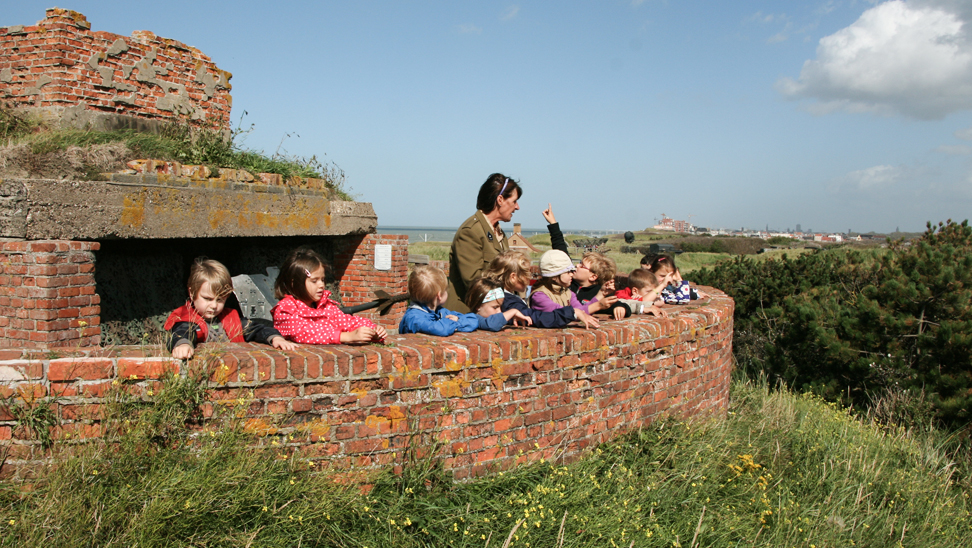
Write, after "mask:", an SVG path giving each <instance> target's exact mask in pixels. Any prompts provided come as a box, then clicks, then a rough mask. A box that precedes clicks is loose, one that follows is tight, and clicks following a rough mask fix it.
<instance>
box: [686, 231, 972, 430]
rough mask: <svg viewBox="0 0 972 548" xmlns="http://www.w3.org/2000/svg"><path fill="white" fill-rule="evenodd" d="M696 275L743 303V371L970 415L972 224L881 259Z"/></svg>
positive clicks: (835, 394)
mask: <svg viewBox="0 0 972 548" xmlns="http://www.w3.org/2000/svg"><path fill="white" fill-rule="evenodd" d="M693 277H694V278H695V279H696V280H697V281H698V282H699V283H703V284H706V285H712V286H715V287H719V288H721V289H723V290H724V291H726V292H727V293H728V294H729V295H731V296H732V297H733V298H734V299H735V300H736V316H735V322H736V323H735V329H736V332H735V333H736V338H735V341H734V344H735V345H736V355H737V358H738V359H739V362H740V364H741V365H742V366H743V368H744V369H745V370H747V371H750V372H754V371H764V372H766V373H768V374H769V375H771V376H772V377H774V378H777V379H780V380H783V381H785V382H786V383H787V384H789V385H790V386H793V387H795V388H798V389H804V390H813V391H815V392H817V393H819V394H821V395H823V396H825V397H827V398H829V399H832V400H840V401H843V402H845V403H854V404H861V405H867V404H868V403H870V402H871V401H872V400H874V398H876V397H885V398H886V394H887V393H888V392H889V391H891V392H899V391H911V392H921V391H924V392H925V397H926V398H927V402H928V404H930V405H931V407H932V408H933V409H934V410H935V416H936V417H937V418H938V419H939V420H942V421H944V422H945V423H947V424H951V425H962V424H967V423H968V421H969V420H970V418H972V228H970V227H969V226H968V222H967V221H965V222H962V223H961V224H958V223H953V222H951V221H948V222H946V223H939V224H938V226H932V225H931V224H929V225H928V230H927V231H926V232H925V234H924V235H923V236H922V237H921V238H920V239H919V240H916V241H915V242H913V244H912V245H904V244H903V243H901V242H898V243H896V244H895V245H893V246H892V249H891V250H890V251H889V252H888V253H885V254H883V255H882V254H880V253H878V252H875V251H864V252H858V251H850V250H846V249H839V248H838V249H828V250H824V251H819V252H817V253H812V254H807V255H803V256H800V257H799V258H797V259H795V260H790V259H788V258H786V256H784V257H783V258H782V259H781V260H768V261H764V262H762V263H757V262H755V261H752V260H749V259H746V258H738V259H736V260H734V261H730V262H728V263H725V264H723V265H720V266H718V267H716V268H715V269H713V270H711V271H710V270H706V269H703V270H701V271H698V272H696V273H694V274H693ZM912 399H914V398H912ZM916 401H917V400H916ZM916 413H917V414H918V415H922V416H923V415H924V413H919V412H917V411H916Z"/></svg>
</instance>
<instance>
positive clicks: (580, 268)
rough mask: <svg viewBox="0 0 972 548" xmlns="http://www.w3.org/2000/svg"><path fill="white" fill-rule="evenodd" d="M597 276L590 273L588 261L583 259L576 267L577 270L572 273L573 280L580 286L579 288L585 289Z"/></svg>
mask: <svg viewBox="0 0 972 548" xmlns="http://www.w3.org/2000/svg"><path fill="white" fill-rule="evenodd" d="M596 279H597V276H596V275H594V273H593V272H591V265H590V261H588V260H587V259H583V260H582V261H581V262H580V264H579V265H577V270H575V271H574V280H576V281H577V283H579V284H580V285H581V287H587V286H589V285H591V284H593V283H594V280H596Z"/></svg>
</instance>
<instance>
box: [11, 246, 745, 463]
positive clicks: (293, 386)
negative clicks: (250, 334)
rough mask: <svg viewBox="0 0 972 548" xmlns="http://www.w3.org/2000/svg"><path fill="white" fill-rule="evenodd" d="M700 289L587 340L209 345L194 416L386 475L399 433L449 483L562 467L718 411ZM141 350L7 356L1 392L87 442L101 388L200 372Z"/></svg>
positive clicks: (720, 371) (400, 445) (542, 337)
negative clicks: (44, 405)
mask: <svg viewBox="0 0 972 548" xmlns="http://www.w3.org/2000/svg"><path fill="white" fill-rule="evenodd" d="M379 241H380V240H379ZM349 262H350V263H352V264H353V263H354V261H353V260H352V261H349ZM707 291H708V292H709V293H710V294H711V295H712V297H711V298H710V299H708V300H706V301H703V302H700V303H693V304H690V305H685V306H680V307H669V311H670V317H669V318H653V317H639V318H634V319H628V320H621V321H612V320H607V321H604V322H602V324H601V327H600V328H599V329H596V330H590V331H587V330H584V329H580V328H570V329H557V330H543V329H532V328H526V329H514V330H511V331H506V332H502V333H483V332H475V333H464V334H457V335H454V336H452V337H447V338H437V337H431V336H426V335H399V336H392V337H390V338H389V340H388V346H384V347H378V346H365V347H351V346H343V345H341V346H317V347H315V346H301V348H300V350H299V351H297V352H290V353H285V352H279V351H276V350H274V349H272V348H269V347H267V346H261V345H252V344H240V345H233V344H229V345H227V344H222V345H220V346H218V347H216V346H214V347H212V348H211V349H210V350H212V351H214V352H215V354H214V355H215V356H216V357H217V359H215V360H211V361H210V362H209V363H210V368H211V372H212V374H211V376H210V378H211V387H210V390H209V399H210V401H211V403H209V404H206V405H205V406H204V410H203V411H204V416H205V417H207V418H211V417H212V416H213V415H214V413H215V411H216V410H217V409H219V408H226V407H232V408H234V409H242V410H243V412H244V413H245V415H246V418H247V421H246V425H247V428H249V429H250V430H251V431H252V432H253V433H255V434H258V435H260V436H263V437H264V438H263V439H264V441H266V442H267V443H269V441H276V442H277V443H279V444H283V445H285V446H289V447H291V448H292V449H294V450H298V451H299V452H300V454H301V455H302V456H303V457H306V458H310V459H314V460H326V461H328V462H330V463H331V464H332V465H333V466H337V467H347V466H363V467H381V466H395V464H396V463H399V462H400V460H401V458H402V455H403V450H404V449H405V448H406V445H407V444H408V440H409V439H410V438H411V439H422V440H425V441H426V442H428V443H426V446H427V447H432V446H433V445H432V444H431V441H432V440H433V439H435V440H438V442H439V445H440V446H441V447H442V453H441V454H440V455H439V456H440V458H442V459H443V463H444V464H445V466H446V467H447V469H449V470H451V471H452V473H453V475H454V477H455V478H456V479H466V478H471V477H475V476H479V475H482V474H485V473H489V472H490V471H494V470H500V469H505V468H509V467H510V466H514V465H516V464H517V463H522V462H532V461H535V460H538V459H540V458H546V459H571V458H575V457H577V456H578V455H580V454H581V453H582V452H583V451H585V450H586V449H588V448H590V447H591V446H593V445H594V444H597V443H602V442H604V441H606V440H609V439H611V438H612V437H614V436H617V435H619V434H620V433H622V432H624V431H627V430H629V429H632V428H637V427H639V426H642V425H644V424H647V423H650V422H651V421H654V420H656V419H658V418H659V417H662V416H665V415H670V416H676V417H689V416H696V415H703V416H704V415H711V414H720V413H723V412H724V411H725V409H726V406H727V403H728V397H729V381H730V369H731V361H732V313H733V302H732V300H731V299H730V298H728V297H727V296H725V295H724V294H723V293H721V292H719V291H718V290H714V289H711V290H710V289H707ZM206 348H207V346H206V345H202V346H201V348H200V355H204V354H205V353H206ZM149 350H151V349H148V348H134V347H129V348H126V347H118V348H112V349H83V348H82V349H79V350H78V351H77V352H73V353H72V355H71V356H66V357H52V356H50V355H48V354H45V353H42V352H36V351H34V352H31V351H29V350H24V351H22V352H16V351H12V350H3V351H2V352H0V358H2V359H3V362H2V364H3V365H6V366H7V367H8V368H9V369H11V370H19V369H18V368H20V369H23V374H22V375H21V376H20V378H18V379H16V380H5V381H2V382H0V392H2V394H3V395H4V396H11V395H13V396H15V397H28V398H37V397H44V396H47V395H51V396H56V397H57V398H58V399H57V405H58V406H59V409H61V410H63V412H60V418H61V421H62V425H61V427H60V428H58V430H57V432H55V434H56V435H57V436H60V439H76V438H82V439H84V438H91V437H97V436H98V435H100V432H101V431H102V428H101V423H100V415H99V412H100V406H101V405H102V404H103V403H104V398H105V397H106V396H105V394H106V392H107V390H108V389H109V387H111V386H113V385H114V386H115V387H116V389H117V387H118V386H121V387H123V388H125V389H127V390H138V391H141V392H140V393H142V394H145V393H146V392H147V391H148V390H154V389H157V388H158V381H157V380H155V379H157V377H158V376H160V375H161V374H162V372H164V371H166V370H172V371H177V372H180V373H185V372H187V371H188V370H190V369H191V368H193V367H199V366H200V364H198V363H189V364H184V365H180V364H177V363H174V362H172V361H170V360H166V359H164V356H162V355H155V356H146V354H147V353H148V354H151V352H147V351H149ZM132 376H134V378H132ZM117 377H124V378H122V379H118V378H117ZM115 380H121V381H123V382H120V383H117V384H115V383H114V381H115ZM23 436H24V434H23V432H22V431H21V430H20V429H18V428H17V427H16V423H15V422H13V421H11V420H10V417H0V448H8V447H9V448H15V449H16V451H12V452H11V454H10V456H8V459H7V463H6V465H5V467H4V470H3V473H4V474H11V473H14V472H16V470H17V469H18V467H25V466H26V467H29V466H38V465H41V464H40V463H41V461H39V460H35V459H42V458H44V456H45V455H44V454H43V451H41V450H40V448H39V446H37V442H36V441H35V440H31V439H23ZM68 436H70V437H68ZM413 436H418V437H417V438H413Z"/></svg>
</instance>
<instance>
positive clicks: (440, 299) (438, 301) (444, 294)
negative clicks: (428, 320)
mask: <svg viewBox="0 0 972 548" xmlns="http://www.w3.org/2000/svg"><path fill="white" fill-rule="evenodd" d="M448 300H449V292H448V291H441V292H440V293H439V294H438V295H436V296H435V301H433V302H432V310H435V309H436V308H439V307H440V306H442V305H443V304H445V302H446V301H448Z"/></svg>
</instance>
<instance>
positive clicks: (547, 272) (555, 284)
mask: <svg viewBox="0 0 972 548" xmlns="http://www.w3.org/2000/svg"><path fill="white" fill-rule="evenodd" d="M540 274H541V275H542V276H543V277H542V278H541V279H540V280H539V281H538V282H537V283H536V284H535V285H534V286H533V292H532V293H530V308H533V309H534V310H540V311H543V312H552V311H554V310H557V309H558V308H563V307H565V306H569V307H571V308H575V309H579V310H582V311H584V312H586V313H588V314H593V313H595V312H597V311H599V310H603V309H605V308H607V307H608V306H609V305H605V303H603V302H601V301H596V300H595V301H591V302H589V303H587V304H581V302H580V301H579V300H577V295H575V294H574V292H573V291H571V290H570V282H572V281H573V280H574V263H572V262H571V260H570V257H568V256H567V254H566V253H564V252H563V251H560V250H559V249H551V250H550V251H547V252H546V253H544V254H543V255H542V256H541V257H540Z"/></svg>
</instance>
